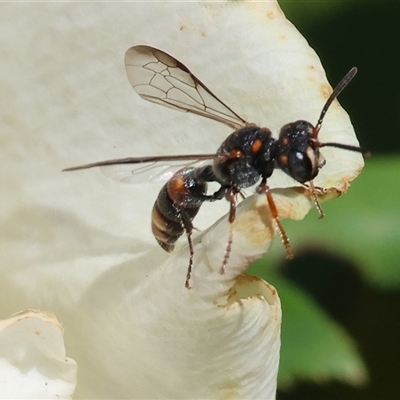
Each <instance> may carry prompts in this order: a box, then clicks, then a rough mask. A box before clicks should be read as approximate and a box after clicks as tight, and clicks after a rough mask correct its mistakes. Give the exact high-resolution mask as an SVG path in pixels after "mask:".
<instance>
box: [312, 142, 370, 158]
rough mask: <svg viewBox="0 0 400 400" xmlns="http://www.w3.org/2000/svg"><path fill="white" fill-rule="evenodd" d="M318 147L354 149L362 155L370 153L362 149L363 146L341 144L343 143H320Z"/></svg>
mask: <svg viewBox="0 0 400 400" xmlns="http://www.w3.org/2000/svg"><path fill="white" fill-rule="evenodd" d="M319 147H337V148H338V149H343V150H350V151H356V152H358V153H362V155H363V156H364V157H369V156H370V155H371V153H370V152H369V151H368V150H366V149H364V148H363V147H358V146H351V145H350V144H343V143H320V144H319Z"/></svg>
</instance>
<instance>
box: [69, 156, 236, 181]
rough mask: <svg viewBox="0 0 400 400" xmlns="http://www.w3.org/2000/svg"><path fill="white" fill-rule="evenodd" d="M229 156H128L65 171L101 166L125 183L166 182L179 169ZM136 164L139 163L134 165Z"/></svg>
mask: <svg viewBox="0 0 400 400" xmlns="http://www.w3.org/2000/svg"><path fill="white" fill-rule="evenodd" d="M227 158H228V155H226V156H225V155H216V154H187V155H172V156H155V157H152V156H151V157H128V158H120V159H115V160H106V161H99V162H94V163H90V164H84V165H79V166H77V167H70V168H66V169H64V170H63V171H76V170H80V169H88V168H95V167H100V169H101V171H102V172H103V174H104V175H106V176H107V177H109V178H111V179H114V180H117V181H120V182H124V183H129V184H139V183H146V182H166V181H168V180H169V179H171V178H172V176H173V175H174V174H175V173H176V172H177V171H178V170H179V169H182V168H185V167H193V168H199V167H201V166H203V165H205V164H206V163H207V162H223V161H225V160H226V159H227ZM135 164H139V165H138V166H134V165H135Z"/></svg>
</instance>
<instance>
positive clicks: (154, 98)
mask: <svg viewBox="0 0 400 400" xmlns="http://www.w3.org/2000/svg"><path fill="white" fill-rule="evenodd" d="M125 67H126V73H127V75H128V79H129V82H130V83H131V85H132V87H133V88H134V89H135V91H136V92H137V93H138V94H139V96H140V97H142V98H143V99H145V100H148V101H151V102H153V103H156V104H161V105H164V106H166V107H170V108H173V109H175V110H179V111H183V112H190V113H193V114H197V115H201V116H203V117H206V118H210V119H213V120H215V121H219V122H222V123H224V124H226V125H228V126H230V127H231V128H233V129H240V128H242V127H243V126H244V125H246V121H245V120H244V119H243V118H241V117H240V116H239V115H238V114H236V113H235V112H234V111H233V110H232V109H230V108H229V107H228V106H227V105H226V104H225V103H223V102H222V101H221V100H220V99H218V97H216V96H215V95H214V94H213V93H212V92H211V90H209V89H208V88H207V86H206V85H204V83H202V82H201V81H200V80H199V79H197V78H196V77H195V76H194V75H193V74H192V73H191V72H190V71H189V69H188V68H187V67H186V66H185V65H183V64H182V63H181V62H180V61H178V60H177V59H175V58H174V57H172V56H170V55H169V54H167V53H164V52H163V51H161V50H158V49H155V48H154V47H150V46H134V47H131V48H130V49H128V51H127V52H126V54H125Z"/></svg>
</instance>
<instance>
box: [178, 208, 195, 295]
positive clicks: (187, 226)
mask: <svg viewBox="0 0 400 400" xmlns="http://www.w3.org/2000/svg"><path fill="white" fill-rule="evenodd" d="M180 216H181V221H182V228H183V229H184V230H185V232H186V237H187V240H188V245H189V265H188V269H187V273H186V281H185V287H186V289H189V290H190V289H192V286H190V277H191V275H192V267H193V256H194V250H193V242H192V233H193V229H194V228H193V224H192V220H191V218H190V217H189V215H188V214H187V212H186V211H185V209H181V210H180Z"/></svg>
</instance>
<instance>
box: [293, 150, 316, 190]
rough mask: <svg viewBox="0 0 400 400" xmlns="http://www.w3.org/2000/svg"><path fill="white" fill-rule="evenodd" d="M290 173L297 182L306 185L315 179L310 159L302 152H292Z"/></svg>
mask: <svg viewBox="0 0 400 400" xmlns="http://www.w3.org/2000/svg"><path fill="white" fill-rule="evenodd" d="M288 172H289V175H291V176H292V177H293V178H294V179H296V181H297V182H300V183H305V182H308V181H310V180H311V179H313V178H314V177H313V176H312V175H313V167H312V163H311V160H310V158H309V157H308V156H307V154H306V153H302V152H301V151H291V152H289V157H288Z"/></svg>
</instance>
